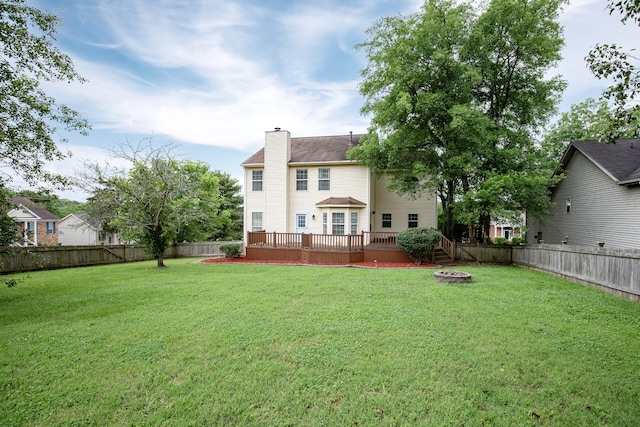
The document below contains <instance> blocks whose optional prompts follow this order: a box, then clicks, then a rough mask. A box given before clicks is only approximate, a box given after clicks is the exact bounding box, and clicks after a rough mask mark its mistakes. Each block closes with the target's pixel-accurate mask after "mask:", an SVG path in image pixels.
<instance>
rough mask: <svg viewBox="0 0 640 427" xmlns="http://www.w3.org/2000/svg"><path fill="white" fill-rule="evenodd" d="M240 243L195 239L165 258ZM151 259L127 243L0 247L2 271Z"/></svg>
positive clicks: (201, 254)
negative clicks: (22, 247)
mask: <svg viewBox="0 0 640 427" xmlns="http://www.w3.org/2000/svg"><path fill="white" fill-rule="evenodd" d="M225 243H239V244H241V243H242V242H239V241H237V242H196V243H178V244H176V245H172V246H169V248H168V249H167V251H166V252H165V258H167V259H170V258H182V257H208V256H222V255H223V253H222V251H220V245H222V244H225ZM150 259H152V257H151V256H149V255H148V254H147V252H146V250H145V249H144V248H138V247H134V246H130V245H109V246H106V245H105V246H103V245H99V246H46V247H32V248H24V250H22V249H20V250H18V251H17V252H16V253H15V254H11V253H9V252H7V251H6V250H0V266H1V272H2V274H7V273H16V272H22V271H34V270H53V269H57V268H68V267H84V266H89V265H101V264H115V263H120V262H128V261H145V260H150Z"/></svg>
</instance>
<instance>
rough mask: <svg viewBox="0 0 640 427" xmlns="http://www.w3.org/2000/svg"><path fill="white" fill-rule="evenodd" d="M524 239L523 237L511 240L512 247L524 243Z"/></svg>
mask: <svg viewBox="0 0 640 427" xmlns="http://www.w3.org/2000/svg"><path fill="white" fill-rule="evenodd" d="M525 240H526V239H525V238H524V237H514V238H513V239H511V243H512V244H514V245H519V244H521V243H524V242H525Z"/></svg>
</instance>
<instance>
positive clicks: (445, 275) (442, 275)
mask: <svg viewBox="0 0 640 427" xmlns="http://www.w3.org/2000/svg"><path fill="white" fill-rule="evenodd" d="M433 278H434V280H435V281H436V282H438V283H471V274H469V273H465V272H464V271H452V270H442V271H436V272H435V273H433Z"/></svg>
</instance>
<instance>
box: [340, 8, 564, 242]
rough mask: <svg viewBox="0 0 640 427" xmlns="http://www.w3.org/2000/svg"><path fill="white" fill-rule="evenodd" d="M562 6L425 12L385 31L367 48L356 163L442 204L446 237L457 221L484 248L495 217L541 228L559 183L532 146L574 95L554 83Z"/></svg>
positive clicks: (388, 24)
mask: <svg viewBox="0 0 640 427" xmlns="http://www.w3.org/2000/svg"><path fill="white" fill-rule="evenodd" d="M564 4H565V1H564V0H493V1H490V2H489V3H488V5H487V6H486V8H484V9H480V10H476V9H474V7H473V5H472V4H471V3H460V2H456V1H453V0H427V1H426V2H425V4H424V6H423V9H422V11H421V12H420V13H417V14H414V15H410V16H407V17H389V18H384V19H381V20H379V21H377V22H376V23H375V24H374V26H373V27H371V28H370V29H369V30H368V32H367V35H368V40H367V41H365V42H364V43H362V44H360V45H359V47H360V48H361V49H363V50H364V51H365V52H366V54H367V57H368V65H367V67H366V68H365V69H364V70H363V71H362V77H363V80H362V82H361V84H360V91H361V93H362V95H363V96H364V97H365V104H364V106H363V108H362V112H363V114H366V115H370V116H371V125H370V128H369V131H368V134H367V135H365V136H364V137H363V138H362V141H363V143H362V144H361V145H360V146H357V147H355V148H354V149H352V150H351V151H350V153H349V156H350V157H351V158H353V159H359V160H362V161H364V162H365V163H366V164H368V165H369V166H371V167H372V168H373V170H374V171H375V172H376V173H378V174H388V175H390V176H391V178H392V184H391V188H393V189H395V190H396V191H398V192H401V193H407V194H411V195H419V194H420V193H421V192H424V191H434V192H436V193H437V194H438V197H439V198H440V202H441V205H442V208H443V214H444V218H445V219H444V224H443V232H444V234H445V235H447V236H448V237H456V236H452V232H453V228H454V227H453V224H454V220H458V221H463V222H464V223H465V224H467V225H468V226H469V231H470V237H471V238H474V237H478V238H479V239H485V238H486V237H487V236H488V231H489V230H488V229H489V221H490V218H491V217H492V216H500V217H507V216H509V215H510V214H512V215H514V216H519V214H520V212H522V211H528V212H529V213H530V214H532V215H534V216H542V215H543V213H544V212H545V211H546V208H547V207H548V206H549V203H550V202H549V197H548V191H547V188H548V184H550V183H551V182H550V179H551V178H550V177H549V176H543V175H542V173H541V172H540V170H539V167H538V166H539V164H540V157H541V154H540V152H539V150H538V149H537V147H536V145H535V138H534V134H535V132H538V131H539V130H540V129H541V127H542V126H543V125H544V124H545V123H546V122H547V121H548V119H549V118H550V116H551V115H552V114H553V113H554V112H555V107H556V104H557V101H558V98H559V96H560V94H561V92H562V91H563V89H564V87H565V86H566V84H565V82H564V81H563V80H562V79H561V78H560V77H557V76H556V77H550V78H547V77H546V75H547V72H548V71H549V70H550V69H551V68H552V67H553V66H554V65H555V64H556V63H557V61H558V60H559V59H560V49H561V47H562V45H563V39H562V31H561V27H560V25H559V24H558V22H557V18H558V14H559V11H560V10H561V7H562V6H563V5H564Z"/></svg>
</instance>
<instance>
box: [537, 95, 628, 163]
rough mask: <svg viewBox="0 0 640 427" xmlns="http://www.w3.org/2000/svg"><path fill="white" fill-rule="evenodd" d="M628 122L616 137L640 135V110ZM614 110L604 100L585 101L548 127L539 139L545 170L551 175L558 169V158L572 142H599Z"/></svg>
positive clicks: (621, 127) (610, 125)
mask: <svg viewBox="0 0 640 427" xmlns="http://www.w3.org/2000/svg"><path fill="white" fill-rule="evenodd" d="M633 114H634V115H633V117H632V118H631V120H630V121H629V122H628V123H625V124H624V125H622V126H620V127H618V128H617V129H618V137H621V138H633V137H638V136H640V110H638V111H636V112H635V113H633ZM613 116H614V110H613V108H612V107H611V105H609V103H608V102H607V101H606V100H605V99H599V100H594V99H592V98H587V99H586V100H585V101H583V102H581V103H578V104H574V105H572V106H571V109H570V110H569V111H568V112H564V113H562V115H561V116H560V118H559V119H558V120H557V121H556V122H555V123H554V124H553V125H552V126H551V128H549V129H548V130H547V131H546V132H545V134H544V136H543V139H542V148H543V152H544V153H546V156H547V162H548V163H547V165H546V166H545V168H546V169H547V170H549V172H550V173H552V172H554V171H555V170H556V168H557V166H558V163H559V161H560V158H561V157H562V154H563V153H564V151H565V149H566V148H567V146H568V145H569V144H570V143H571V141H579V140H586V139H595V140H600V139H602V138H603V135H605V134H606V133H607V132H608V129H611V127H612V126H613V125H612V122H611V121H612V120H613V119H612V117H613Z"/></svg>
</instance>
